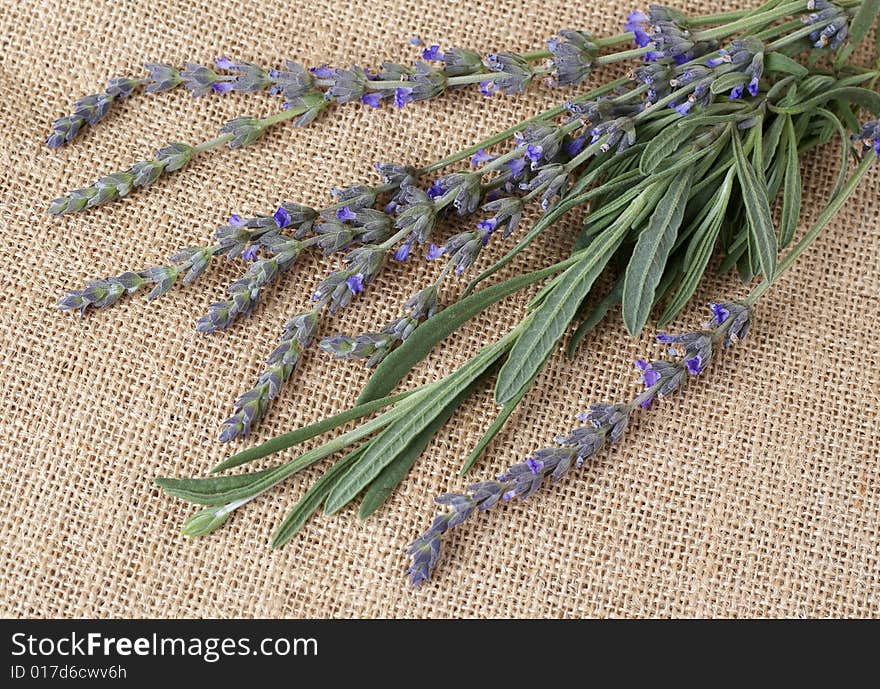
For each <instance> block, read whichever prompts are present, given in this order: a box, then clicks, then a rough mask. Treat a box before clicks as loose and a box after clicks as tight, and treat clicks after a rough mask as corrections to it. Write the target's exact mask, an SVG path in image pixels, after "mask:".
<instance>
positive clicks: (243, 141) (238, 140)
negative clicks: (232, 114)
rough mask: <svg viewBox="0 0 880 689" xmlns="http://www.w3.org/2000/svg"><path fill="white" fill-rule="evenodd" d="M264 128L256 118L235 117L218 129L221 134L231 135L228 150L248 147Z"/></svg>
mask: <svg viewBox="0 0 880 689" xmlns="http://www.w3.org/2000/svg"><path fill="white" fill-rule="evenodd" d="M264 129H265V127H264V126H263V125H262V124H261V123H260V120H258V119H257V118H256V117H236V118H235V119H233V120H229V122H227V123H226V124H224V125H223V126H222V127H220V132H221V133H223V134H232V140H231V141H230V142H229V147H230V148H242V147H243V146H250V145H251V144H252V143H254V142H255V141H256V140H257V139H259V138H260V136H261V135H262V134H263V131H264Z"/></svg>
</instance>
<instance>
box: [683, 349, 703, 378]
mask: <svg viewBox="0 0 880 689" xmlns="http://www.w3.org/2000/svg"><path fill="white" fill-rule="evenodd" d="M702 364H703V362H702V359H701V358H700V355H699V354H698V355H697V356H694V357H691V358H690V359H687V360H686V361H685V365H686V366H687V370H688V373H690V374H691V375H692V376H695V375H697V374H698V373H699V372H700V371H702V370H703V367H702Z"/></svg>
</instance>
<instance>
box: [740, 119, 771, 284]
mask: <svg viewBox="0 0 880 689" xmlns="http://www.w3.org/2000/svg"><path fill="white" fill-rule="evenodd" d="M733 153H734V156H735V159H736V175H737V178H738V179H739V185H740V189H741V190H742V199H743V204H744V206H745V209H746V219H747V221H748V229H749V243H748V246H749V249H750V251H751V252H753V253H754V257H755V260H756V262H757V265H758V266H759V267H760V269H761V272H763V273H764V277H765V278H767V280H768V281H770V280H773V276H774V274H775V272H776V254H777V251H778V249H777V243H776V234H775V232H774V231H773V220H772V219H771V217H770V202H769V200H768V198H767V188H766V186H764V185H763V184H762V183H760V181H759V180H758V176H757V174H756V173H755V169H754V168H753V167H752V164H751V163H750V162H749V160H748V158H746V154H745V153H744V152H743V146H742V142H741V141H740V137H739V136H738V135H734V136H733ZM743 274H745V273H744V272H743Z"/></svg>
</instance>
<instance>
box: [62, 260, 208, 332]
mask: <svg viewBox="0 0 880 689" xmlns="http://www.w3.org/2000/svg"><path fill="white" fill-rule="evenodd" d="M219 250H220V246H219V245H215V246H208V247H188V248H186V249H183V250H181V251H180V252H178V253H177V254H175V255H174V256H172V257H171V258H170V259H169V263H168V264H166V265H160V266H152V267H150V268H145V269H143V270H139V271H136V272H135V271H126V272H124V273H121V274H119V275H116V276H113V277H109V278H104V279H101V280H90V281H89V282H87V283H86V287H85V289H81V290H72V291H70V292H69V293H68V294H67V295H66V296H65V297H62V298H61V300H60V301H59V302H58V308H59V309H61V310H62V311H79V313H80V316H82V315H83V314H84V313H85V312H86V311H87V310H88V309H90V308H94V309H105V308H107V307H108V306H112V305H113V304H115V303H116V302H117V301H119V299H120V298H121V297H122V296H123V295H124V294H133V293H135V292H137V291H138V290H139V289H141V288H142V287H145V286H147V285H152V286H153V288H152V289H151V290H150V293H149V294H148V295H147V299H148V300H150V301H152V300H153V299H156V298H157V297H160V296H162V295H163V294H165V292H167V291H168V290H169V289H171V287H173V286H174V284H175V283H176V282H177V280H178V278H179V277H180V276H181V275H183V284H185V285H188V284H189V283H191V282H193V281H194V280H195V279H196V278H198V277H199V275H201V274H202V273H203V272H204V271H205V269H206V268H207V267H208V264H209V263H210V262H211V259H212V258H213V257H214V256H215V255H216V253H217V252H218V251H219Z"/></svg>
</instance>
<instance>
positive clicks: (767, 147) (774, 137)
mask: <svg viewBox="0 0 880 689" xmlns="http://www.w3.org/2000/svg"><path fill="white" fill-rule="evenodd" d="M786 119H787V118H786V117H785V116H783V115H776V116H775V117H773V121H772V122H771V123H770V126H769V127H767V131H766V132H764V136H763V142H762V146H763V150H762V151H761V157H762V158H763V160H764V172H766V171H767V170H768V169H769V168H770V164H771V163H772V162H773V158H774V157H775V156H776V152H777V151H778V150H779V142H780V140H781V139H782V131H783V129H784V128H785V121H786Z"/></svg>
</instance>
